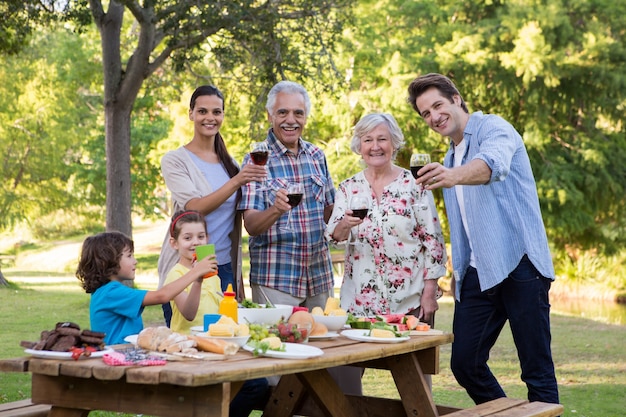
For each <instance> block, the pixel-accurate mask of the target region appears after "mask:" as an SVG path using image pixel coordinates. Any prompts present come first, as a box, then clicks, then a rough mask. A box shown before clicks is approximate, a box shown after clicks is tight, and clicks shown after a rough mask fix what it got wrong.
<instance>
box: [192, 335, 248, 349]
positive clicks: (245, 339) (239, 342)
mask: <svg viewBox="0 0 626 417" xmlns="http://www.w3.org/2000/svg"><path fill="white" fill-rule="evenodd" d="M196 336H199V337H204V338H207V339H219V340H224V341H226V342H231V343H236V344H237V345H238V346H239V347H243V345H245V344H246V343H248V339H250V335H248V336H233V337H228V336H209V334H208V333H197V334H196Z"/></svg>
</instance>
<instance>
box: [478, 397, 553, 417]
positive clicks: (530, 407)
mask: <svg viewBox="0 0 626 417" xmlns="http://www.w3.org/2000/svg"><path fill="white" fill-rule="evenodd" d="M561 413H563V406H562V405H561V404H550V403H544V402H539V401H533V402H530V403H526V404H520V405H518V406H517V407H514V408H511V409H509V410H506V411H502V412H498V413H494V414H493V417H557V416H560V415H561ZM490 417H491V416H490Z"/></svg>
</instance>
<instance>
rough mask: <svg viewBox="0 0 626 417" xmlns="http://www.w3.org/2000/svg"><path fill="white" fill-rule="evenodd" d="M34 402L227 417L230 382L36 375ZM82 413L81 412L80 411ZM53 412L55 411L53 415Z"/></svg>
mask: <svg viewBox="0 0 626 417" xmlns="http://www.w3.org/2000/svg"><path fill="white" fill-rule="evenodd" d="M32 396H33V401H34V402H41V403H47V404H54V405H55V406H54V407H53V409H52V410H51V412H52V411H54V410H55V408H59V410H61V409H63V408H67V409H70V408H71V409H72V410H73V411H72V412H71V414H70V413H69V411H68V413H67V414H65V413H62V412H61V411H58V412H57V415H58V416H64V417H65V416H66V415H67V416H70V415H71V416H79V414H80V413H79V412H78V411H76V410H79V411H80V410H104V411H117V412H125V413H129V414H147V415H154V416H161V417H179V416H188V417H200V416H208V415H211V416H221V417H227V416H228V408H229V404H230V401H229V399H230V384H228V383H224V384H215V385H209V386H206V387H178V386H174V385H169V384H160V385H156V386H155V385H142V384H127V383H126V382H125V381H123V380H118V381H99V380H96V379H93V378H90V379H84V378H76V377H66V376H58V377H52V376H48V375H39V374H33V388H32ZM81 412H82V411H81ZM51 415H52V414H51Z"/></svg>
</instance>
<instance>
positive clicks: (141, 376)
mask: <svg viewBox="0 0 626 417" xmlns="http://www.w3.org/2000/svg"><path fill="white" fill-rule="evenodd" d="M452 340H453V336H452V334H441V335H428V336H412V337H411V339H410V340H408V341H406V342H402V343H364V342H357V341H354V340H350V339H348V338H346V337H343V336H339V337H337V338H335V339H329V340H324V341H316V342H311V343H309V345H311V346H316V347H319V348H321V349H322V350H323V351H324V354H323V355H322V356H319V357H315V358H309V359H275V358H267V357H256V358H255V357H253V356H252V354H251V353H249V352H245V351H240V352H239V353H237V354H236V355H234V356H232V357H228V358H227V359H225V360H219V361H199V360H184V361H176V362H168V363H167V364H166V365H164V366H147V367H138V366H109V365H106V364H105V363H104V362H103V361H102V360H101V359H83V360H79V361H72V360H52V359H38V358H33V357H30V356H27V357H22V358H15V359H5V360H0V371H4V372H32V374H33V378H32V399H33V402H35V403H43V404H52V405H53V407H52V409H51V412H50V414H49V416H50V417H61V416H63V417H78V416H81V417H83V416H87V414H88V412H89V411H88V410H110V411H121V412H126V413H137V414H146V415H155V416H163V417H169V416H172V417H178V416H188V417H195V416H227V415H228V404H229V402H230V399H231V398H232V397H234V395H235V393H236V392H237V390H238V389H239V387H240V386H241V384H242V383H243V381H245V380H248V379H252V378H260V377H267V376H275V375H282V376H283V377H281V380H280V383H279V385H278V386H277V387H276V390H275V391H274V393H273V396H272V398H271V399H270V402H269V403H268V406H267V408H266V410H265V412H264V415H268V416H291V415H292V414H293V412H294V411H295V410H296V409H297V408H298V407H299V406H300V405H301V404H302V399H303V398H304V397H305V396H306V395H310V396H311V397H312V398H313V400H314V401H315V404H316V405H317V406H319V408H320V410H321V412H322V413H323V414H325V415H330V416H338V417H341V416H357V415H358V416H365V415H371V416H374V415H381V416H382V415H384V416H390V415H394V416H395V415H402V414H396V413H394V412H392V413H390V410H396V412H401V413H402V408H404V412H405V415H411V416H419V417H421V416H428V417H433V416H437V415H438V413H437V408H436V406H435V404H434V403H433V400H432V395H431V393H430V389H429V387H428V384H427V382H426V381H425V380H424V374H435V373H437V372H438V370H439V346H441V345H444V344H447V343H451V342H452ZM340 365H358V366H362V367H365V368H380V369H389V370H390V371H391V373H392V375H393V377H394V381H395V383H396V386H397V388H398V392H399V394H400V398H401V399H402V400H401V401H392V400H383V399H380V400H379V399H375V398H371V397H350V396H346V395H343V394H342V393H341V390H339V388H338V387H337V385H336V384H335V382H334V380H332V378H331V377H330V374H329V373H328V372H327V368H331V367H335V366H340ZM364 407H365V408H364ZM390 407H391V408H390Z"/></svg>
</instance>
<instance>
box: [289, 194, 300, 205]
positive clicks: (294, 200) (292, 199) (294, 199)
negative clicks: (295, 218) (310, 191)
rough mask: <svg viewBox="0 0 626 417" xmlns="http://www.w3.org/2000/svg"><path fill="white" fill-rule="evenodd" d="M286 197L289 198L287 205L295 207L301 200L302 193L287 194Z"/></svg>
mask: <svg viewBox="0 0 626 417" xmlns="http://www.w3.org/2000/svg"><path fill="white" fill-rule="evenodd" d="M287 198H288V199H289V205H290V206H291V207H295V206H297V205H298V204H300V202H301V201H302V193H300V194H287Z"/></svg>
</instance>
